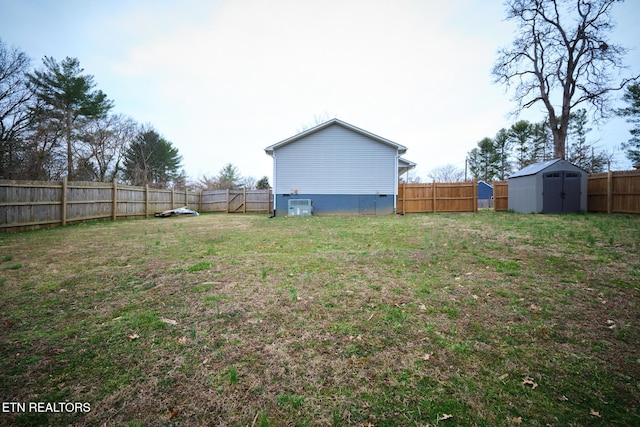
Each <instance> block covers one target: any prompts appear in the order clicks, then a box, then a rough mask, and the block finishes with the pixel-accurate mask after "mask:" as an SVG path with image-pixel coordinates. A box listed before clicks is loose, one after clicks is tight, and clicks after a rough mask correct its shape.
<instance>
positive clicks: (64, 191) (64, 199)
mask: <svg viewBox="0 0 640 427" xmlns="http://www.w3.org/2000/svg"><path fill="white" fill-rule="evenodd" d="M61 208H62V211H61V212H60V217H61V218H60V222H61V223H62V226H63V227H64V226H65V225H67V177H66V176H65V177H63V178H62V207H61Z"/></svg>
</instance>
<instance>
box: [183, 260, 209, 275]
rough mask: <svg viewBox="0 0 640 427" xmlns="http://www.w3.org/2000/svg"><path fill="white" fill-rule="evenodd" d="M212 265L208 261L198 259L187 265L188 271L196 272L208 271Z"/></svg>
mask: <svg viewBox="0 0 640 427" xmlns="http://www.w3.org/2000/svg"><path fill="white" fill-rule="evenodd" d="M212 267H213V263H212V262H209V261H200V262H198V263H196V264H193V265H190V266H189V267H187V271H188V272H189V273H197V272H199V271H209V270H211V268H212Z"/></svg>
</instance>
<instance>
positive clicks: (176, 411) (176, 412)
mask: <svg viewBox="0 0 640 427" xmlns="http://www.w3.org/2000/svg"><path fill="white" fill-rule="evenodd" d="M179 415H180V409H174V410H172V411H169V413H167V415H166V417H167V419H168V420H172V419H174V418H177V417H178V416H179Z"/></svg>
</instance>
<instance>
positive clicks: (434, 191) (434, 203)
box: [431, 179, 436, 213]
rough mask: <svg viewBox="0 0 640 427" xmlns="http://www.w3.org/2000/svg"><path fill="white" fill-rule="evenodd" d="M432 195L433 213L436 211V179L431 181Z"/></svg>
mask: <svg viewBox="0 0 640 427" xmlns="http://www.w3.org/2000/svg"><path fill="white" fill-rule="evenodd" d="M431 196H432V197H433V213H436V180H435V179H434V180H433V182H432V183H431Z"/></svg>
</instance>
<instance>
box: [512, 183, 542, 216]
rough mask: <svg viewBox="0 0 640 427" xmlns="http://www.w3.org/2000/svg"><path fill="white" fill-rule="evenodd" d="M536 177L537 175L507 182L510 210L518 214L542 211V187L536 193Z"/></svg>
mask: <svg viewBox="0 0 640 427" xmlns="http://www.w3.org/2000/svg"><path fill="white" fill-rule="evenodd" d="M536 177H537V175H530V176H523V177H520V178H514V179H510V180H509V209H510V210H513V211H514V212H520V213H532V212H540V211H541V210H542V187H540V191H537V179H536ZM540 185H542V184H540ZM538 193H539V194H538ZM538 196H539V197H538Z"/></svg>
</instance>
